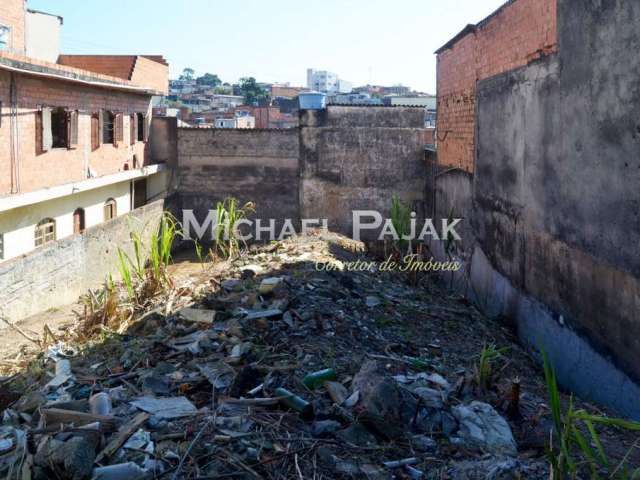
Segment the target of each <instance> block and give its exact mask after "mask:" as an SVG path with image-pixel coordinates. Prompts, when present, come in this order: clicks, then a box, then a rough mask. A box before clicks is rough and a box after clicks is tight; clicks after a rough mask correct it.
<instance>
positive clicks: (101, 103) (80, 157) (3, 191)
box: [0, 72, 151, 196]
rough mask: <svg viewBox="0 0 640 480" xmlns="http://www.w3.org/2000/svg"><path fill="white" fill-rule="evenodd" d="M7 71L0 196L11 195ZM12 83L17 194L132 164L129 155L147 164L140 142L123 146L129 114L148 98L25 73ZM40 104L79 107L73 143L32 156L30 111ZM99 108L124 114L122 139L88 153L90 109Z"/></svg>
mask: <svg viewBox="0 0 640 480" xmlns="http://www.w3.org/2000/svg"><path fill="white" fill-rule="evenodd" d="M10 78H11V77H10V74H9V73H8V72H0V102H2V117H1V118H2V121H1V123H0V145H4V146H6V148H0V196H2V195H7V194H9V193H11V190H12V181H11V153H12V150H11V148H10V145H11V116H10V98H9V88H10ZM15 79H16V85H17V97H18V105H17V111H18V115H17V125H18V138H19V142H18V164H19V173H20V192H21V193H23V192H28V191H32V190H37V189H40V188H44V187H48V186H53V185H59V184H63V183H69V182H73V181H78V180H83V179H85V178H86V171H87V167H88V166H91V168H92V169H93V170H94V171H95V172H96V173H97V174H98V175H100V176H102V175H107V174H111V173H115V172H118V171H121V170H124V169H125V164H126V163H128V166H129V168H132V167H133V165H132V159H133V155H134V154H135V155H136V156H137V158H138V160H139V161H141V162H144V163H148V158H145V156H146V145H145V144H144V143H142V142H136V144H135V145H133V146H130V145H129V143H130V142H129V138H130V137H129V127H130V126H129V115H128V114H129V113H133V112H140V113H145V114H149V113H150V111H151V98H150V96H148V95H141V94H133V93H127V92H118V91H112V90H108V89H104V88H95V87H89V86H81V85H77V84H73V83H71V82H63V81H55V80H51V79H44V78H36V77H31V76H25V75H18V74H16V76H15ZM41 105H46V106H51V107H66V108H68V109H72V110H78V111H79V122H78V146H77V148H74V149H72V150H67V149H53V150H51V151H49V152H46V153H42V154H40V155H37V154H36V130H35V129H36V112H37V110H38V108H39V106H41ZM100 109H107V110H112V111H117V112H124V113H125V115H124V135H123V137H124V142H123V143H121V144H120V145H119V146H118V147H117V148H116V147H114V146H113V145H110V144H109V145H102V146H101V147H100V148H98V149H97V150H96V151H93V152H92V151H91V113H92V112H97V111H99V110H100Z"/></svg>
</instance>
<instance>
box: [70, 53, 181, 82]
mask: <svg viewBox="0 0 640 480" xmlns="http://www.w3.org/2000/svg"><path fill="white" fill-rule="evenodd" d="M138 57H142V58H146V59H147V60H151V61H153V62H156V63H160V64H162V65H165V66H168V65H169V64H168V63H167V61H166V60H165V59H164V57H162V55H60V56H59V57H58V63H59V64H60V65H68V66H70V67H76V68H82V69H84V70H89V71H91V72H97V73H102V74H103V75H111V76H112V77H118V78H124V79H125V80H131V77H132V75H133V70H134V69H135V66H136V60H137V58H138Z"/></svg>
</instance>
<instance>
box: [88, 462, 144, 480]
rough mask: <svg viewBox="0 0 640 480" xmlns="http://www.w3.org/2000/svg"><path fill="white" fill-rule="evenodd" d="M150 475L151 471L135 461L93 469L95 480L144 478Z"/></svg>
mask: <svg viewBox="0 0 640 480" xmlns="http://www.w3.org/2000/svg"><path fill="white" fill-rule="evenodd" d="M149 477H150V474H149V472H147V471H146V470H144V469H142V468H140V467H139V466H138V465H136V464H135V463H133V462H127V463H119V464H116V465H108V466H106V467H98V468H94V469H93V480H142V479H146V478H149Z"/></svg>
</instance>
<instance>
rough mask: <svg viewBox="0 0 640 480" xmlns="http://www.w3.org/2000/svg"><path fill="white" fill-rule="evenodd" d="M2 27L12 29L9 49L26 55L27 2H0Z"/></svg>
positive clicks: (13, 0) (15, 0)
mask: <svg viewBox="0 0 640 480" xmlns="http://www.w3.org/2000/svg"><path fill="white" fill-rule="evenodd" d="M0 25H5V26H7V27H10V28H11V37H10V39H9V49H10V50H11V51H13V52H15V53H21V54H24V51H25V40H24V38H25V35H24V28H25V27H24V26H25V0H2V1H0Z"/></svg>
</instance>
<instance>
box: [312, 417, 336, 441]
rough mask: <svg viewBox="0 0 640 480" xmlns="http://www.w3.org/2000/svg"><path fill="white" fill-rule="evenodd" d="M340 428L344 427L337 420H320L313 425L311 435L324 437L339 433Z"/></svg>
mask: <svg viewBox="0 0 640 480" xmlns="http://www.w3.org/2000/svg"><path fill="white" fill-rule="evenodd" d="M340 427H342V425H341V424H340V422H336V421H335V420H318V421H316V422H313V424H312V425H311V435H313V436H314V437H323V436H326V435H330V434H332V433H334V432H336V431H338V429H340Z"/></svg>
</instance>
